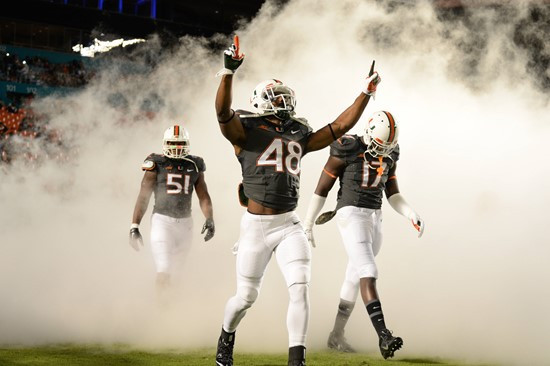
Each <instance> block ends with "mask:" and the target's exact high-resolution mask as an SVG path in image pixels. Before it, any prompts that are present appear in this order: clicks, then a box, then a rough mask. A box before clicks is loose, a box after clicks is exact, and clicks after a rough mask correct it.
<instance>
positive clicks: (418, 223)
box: [410, 211, 425, 238]
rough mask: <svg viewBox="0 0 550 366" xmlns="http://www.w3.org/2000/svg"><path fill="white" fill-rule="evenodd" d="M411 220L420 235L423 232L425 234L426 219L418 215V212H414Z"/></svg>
mask: <svg viewBox="0 0 550 366" xmlns="http://www.w3.org/2000/svg"><path fill="white" fill-rule="evenodd" d="M410 216H411V222H412V224H413V226H414V228H415V229H416V231H418V237H419V238H420V237H422V234H424V226H425V225H424V220H422V218H421V217H420V216H418V214H417V213H416V212H414V211H413V212H412V213H411V215H410Z"/></svg>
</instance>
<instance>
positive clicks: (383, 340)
mask: <svg viewBox="0 0 550 366" xmlns="http://www.w3.org/2000/svg"><path fill="white" fill-rule="evenodd" d="M378 344H379V345H380V353H382V357H384V359H388V358H390V357H393V355H394V353H395V351H397V350H398V349H400V348H401V346H403V339H401V337H394V336H393V335H392V333H391V330H389V329H384V330H382V332H380V341H379V343H378Z"/></svg>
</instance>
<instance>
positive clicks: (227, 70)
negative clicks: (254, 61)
mask: <svg viewBox="0 0 550 366" xmlns="http://www.w3.org/2000/svg"><path fill="white" fill-rule="evenodd" d="M243 60H244V54H243V53H241V50H240V46H239V36H237V35H235V37H233V44H232V45H231V46H230V47H229V48H228V49H226V50H225V51H224V52H223V69H221V70H220V71H218V73H217V74H216V76H220V75H231V74H234V73H235V71H237V69H238V68H239V66H241V64H242V63H243Z"/></svg>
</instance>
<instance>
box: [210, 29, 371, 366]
mask: <svg viewBox="0 0 550 366" xmlns="http://www.w3.org/2000/svg"><path fill="white" fill-rule="evenodd" d="M243 59H244V55H243V54H241V53H240V50H239V44H238V38H237V37H236V36H235V39H234V44H233V45H231V47H230V48H229V49H228V50H226V51H225V52H224V68H223V69H222V70H221V71H220V72H219V73H218V74H219V75H221V81H220V85H219V88H218V91H217V95H216V102H215V107H216V113H217V118H218V122H219V126H220V129H221V132H222V134H223V136H224V137H225V138H226V139H227V140H229V142H230V143H231V144H232V145H233V147H234V149H235V155H236V156H237V159H238V161H239V163H240V164H241V168H242V177H243V180H242V185H241V186H240V195H239V196H240V199H241V203H242V204H243V205H244V206H247V207H248V209H247V211H246V212H245V213H244V215H243V217H242V219H241V232H240V237H239V241H238V247H237V249H236V256H237V258H236V260H237V264H236V267H237V291H236V294H235V295H234V296H233V297H231V298H230V299H229V300H228V302H227V304H226V307H225V315H224V321H223V327H222V330H221V335H220V337H219V339H218V349H217V352H216V365H218V366H231V365H233V346H234V342H235V331H236V329H237V326H238V325H239V323H240V321H241V319H242V318H243V317H244V315H245V313H246V311H247V309H248V308H250V307H251V306H252V304H253V303H254V302H255V301H256V299H257V297H258V294H259V292H260V287H261V284H262V280H263V277H264V272H265V269H266V266H267V264H268V262H269V261H270V259H271V256H272V255H273V254H275V257H276V259H277V263H278V265H279V268H280V270H281V272H282V274H283V277H284V279H285V282H286V285H287V287H288V293H289V297H290V299H289V300H290V301H289V306H288V313H287V322H286V323H287V328H288V334H289V355H288V365H292V366H302V365H305V351H306V348H305V344H306V332H307V327H308V319H309V295H308V283H309V279H310V261H311V249H310V246H309V244H308V241H307V237H306V235H305V232H304V229H303V227H302V225H301V224H300V219H299V217H298V215H297V214H296V213H295V212H294V209H295V208H296V205H297V202H298V190H299V184H300V160H301V159H302V157H303V156H304V155H305V154H306V153H309V152H311V151H315V150H319V149H322V148H324V147H326V146H328V145H329V144H330V143H331V142H333V141H334V140H336V139H338V138H339V137H340V136H342V135H343V134H344V133H345V132H346V131H348V130H349V129H350V128H352V127H353V126H354V125H355V123H356V122H357V121H358V120H359V117H360V116H361V114H362V113H363V111H364V109H365V107H366V106H367V103H368V102H369V99H370V97H371V96H372V95H374V93H375V91H376V86H377V84H378V83H379V82H380V78H379V76H378V73H376V72H372V73H371V75H370V76H369V77H368V78H367V80H366V82H365V87H364V90H362V91H361V93H359V96H357V98H356V99H355V101H354V102H353V104H352V105H351V106H349V107H348V108H347V109H346V110H345V111H344V112H343V113H342V114H340V116H338V118H336V120H335V121H334V122H332V123H329V124H327V125H325V126H324V127H323V128H321V129H319V130H318V131H316V132H313V131H312V129H311V127H310V126H309V125H308V124H307V121H306V120H305V119H303V118H297V117H296V115H295V106H296V97H295V95H294V91H293V90H292V89H291V88H289V87H288V86H287V85H285V84H284V83H282V82H281V81H279V80H275V79H270V80H266V81H263V82H261V83H260V84H258V86H257V87H256V88H255V89H254V91H253V94H252V98H251V104H252V107H253V108H254V110H255V111H254V112H249V111H245V110H236V111H235V110H233V109H231V101H232V83H233V75H234V73H235V71H236V70H237V68H238V67H239V66H240V65H241V63H242V62H243Z"/></svg>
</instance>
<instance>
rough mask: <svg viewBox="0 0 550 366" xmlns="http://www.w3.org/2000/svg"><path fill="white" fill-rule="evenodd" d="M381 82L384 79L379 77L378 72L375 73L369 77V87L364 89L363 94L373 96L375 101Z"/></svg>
mask: <svg viewBox="0 0 550 366" xmlns="http://www.w3.org/2000/svg"><path fill="white" fill-rule="evenodd" d="M381 81H382V78H381V77H380V75H378V72H377V71H375V72H373V73H372V75H370V76H369V77H367V86H366V87H365V89H363V93H365V94H367V95H369V96H371V97H372V98H373V99H374V96H375V95H376V87H377V86H378V84H380V82H381Z"/></svg>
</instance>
